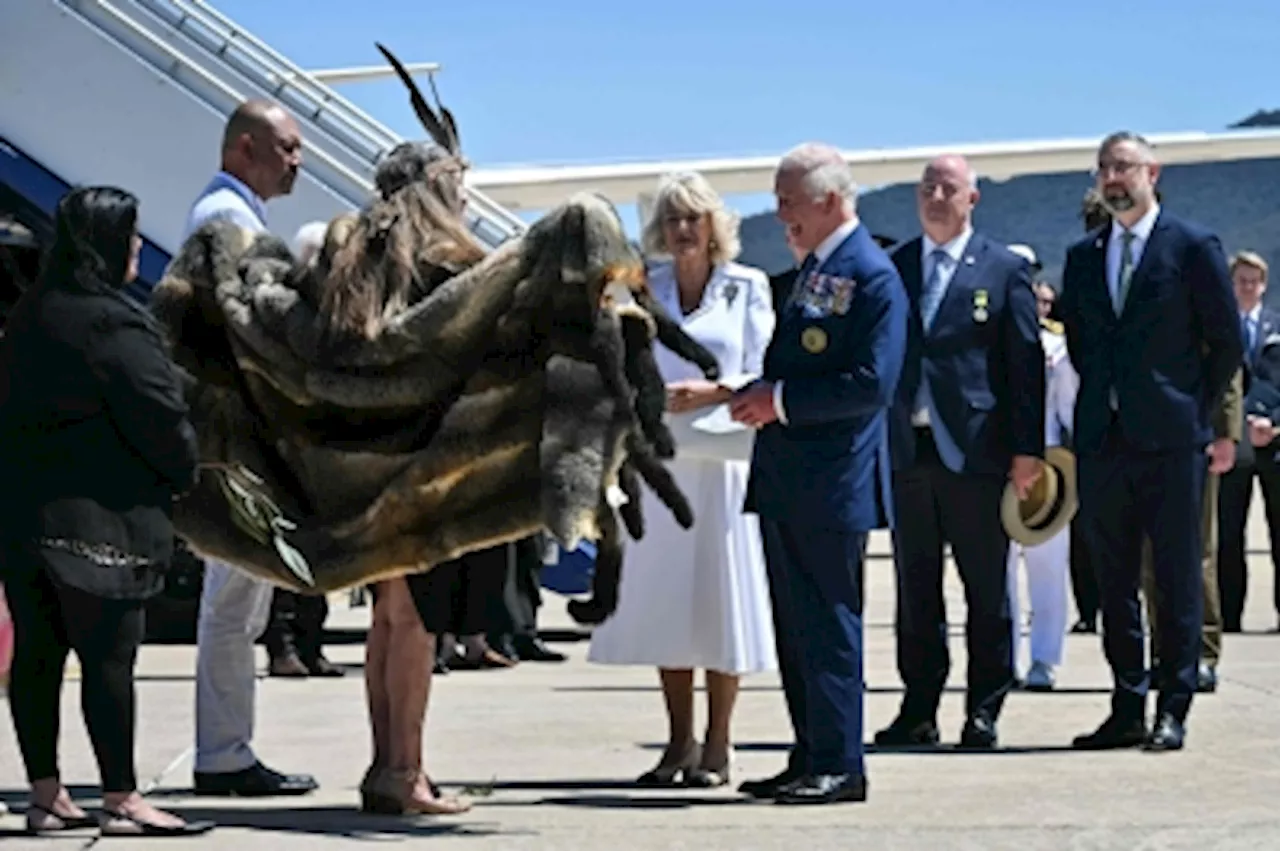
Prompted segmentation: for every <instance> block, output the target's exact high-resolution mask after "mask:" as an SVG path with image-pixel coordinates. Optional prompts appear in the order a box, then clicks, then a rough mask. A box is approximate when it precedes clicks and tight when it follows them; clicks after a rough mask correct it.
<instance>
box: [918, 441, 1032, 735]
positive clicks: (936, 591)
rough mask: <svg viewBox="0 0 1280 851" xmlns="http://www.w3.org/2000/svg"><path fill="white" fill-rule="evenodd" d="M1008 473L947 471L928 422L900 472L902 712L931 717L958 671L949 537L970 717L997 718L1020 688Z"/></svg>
mask: <svg viewBox="0 0 1280 851" xmlns="http://www.w3.org/2000/svg"><path fill="white" fill-rule="evenodd" d="M1004 487H1005V479H1004V477H1001V476H976V475H960V474H958V473H953V472H952V471H951V470H950V469H948V468H947V467H946V466H945V465H944V464H943V463H942V460H941V459H940V458H939V457H938V450H937V447H936V445H935V444H934V442H933V437H932V435H931V434H930V432H929V431H928V429H918V430H917V432H916V463H915V464H914V465H913V466H912V467H911V468H910V469H908V470H903V471H900V472H897V473H894V476H893V498H894V514H895V517H896V520H897V527H896V528H895V529H894V533H893V552H894V565H895V566H896V568H897V573H898V604H897V618H896V621H897V623H896V626H897V632H898V675H899V676H901V677H902V683H903V685H904V686H905V687H906V690H905V693H904V694H903V697H902V708H901V710H900V715H901V717H902V719H903V720H904V721H906V722H908V723H912V724H918V723H921V722H925V721H934V720H935V717H936V715H937V712H938V704H939V702H940V701H941V699H942V690H943V688H944V687H945V685H946V682H947V676H948V674H949V673H950V670H951V655H950V653H949V651H948V649H947V613H946V607H945V605H944V603H943V598H942V577H943V565H944V561H943V544H944V543H950V544H951V553H952V555H953V556H954V557H955V561H956V567H957V568H958V569H959V571H960V579H961V581H962V582H963V583H964V597H965V605H966V608H967V609H968V619H967V621H966V623H965V645H966V648H967V650H968V654H969V667H968V674H967V682H968V690H967V692H966V695H965V715H966V716H968V717H974V716H977V715H983V716H985V717H986V718H987V719H988V720H991V721H995V720H996V719H997V718H998V717H999V715H1000V710H1001V708H1002V707H1003V705H1004V699H1005V696H1006V695H1007V694H1008V693H1009V691H1010V690H1011V689H1012V688H1013V681H1014V671H1013V640H1012V631H1013V623H1012V616H1011V613H1010V608H1009V592H1008V582H1007V577H1008V564H1009V536H1008V534H1007V533H1006V532H1005V530H1004V525H1003V524H1002V523H1001V522H1000V499H1001V496H1002V495H1003V493H1004Z"/></svg>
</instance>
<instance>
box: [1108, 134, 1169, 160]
mask: <svg viewBox="0 0 1280 851" xmlns="http://www.w3.org/2000/svg"><path fill="white" fill-rule="evenodd" d="M1121 142H1132V143H1133V144H1134V145H1135V146H1136V147H1137V149H1138V152H1139V153H1140V154H1141V155H1142V157H1143V158H1144V159H1145V160H1146V162H1149V163H1153V162H1155V161H1156V149H1155V147H1153V146H1152V144H1151V143H1150V142H1148V141H1147V139H1146V137H1144V136H1142V135H1141V134H1139V133H1134V132H1133V131H1132V130H1117V131H1116V132H1115V133H1111V134H1108V136H1107V137H1106V138H1105V139H1103V140H1102V144H1100V145H1098V156H1099V157H1101V156H1102V155H1103V154H1104V153H1106V152H1107V151H1109V150H1110V149H1111V147H1112V146H1113V145H1118V144H1120V143H1121Z"/></svg>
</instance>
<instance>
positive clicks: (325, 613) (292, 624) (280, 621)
mask: <svg viewBox="0 0 1280 851" xmlns="http://www.w3.org/2000/svg"><path fill="white" fill-rule="evenodd" d="M328 617H329V600H328V599H327V598H326V597H325V596H324V595H323V594H296V593H294V592H293V591H287V590H285V589H284V588H277V589H275V591H273V592H272V595H271V617H270V619H269V620H268V621H267V628H266V630H265V631H264V632H263V633H262V643H263V645H264V646H265V647H266V648H267V653H269V654H270V655H271V658H272V659H278V658H280V657H281V656H284V655H287V654H288V652H289V651H290V650H294V651H296V652H297V654H298V657H299V658H300V659H302V661H303V662H307V663H310V662H315V661H316V660H317V659H319V658H320V655H321V653H322V651H323V649H324V622H325V620H326V619H327V618H328Z"/></svg>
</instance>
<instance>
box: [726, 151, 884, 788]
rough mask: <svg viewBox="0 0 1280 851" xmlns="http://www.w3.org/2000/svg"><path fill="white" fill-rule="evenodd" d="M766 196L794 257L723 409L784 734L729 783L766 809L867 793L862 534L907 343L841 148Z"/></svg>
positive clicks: (880, 491)
mask: <svg viewBox="0 0 1280 851" xmlns="http://www.w3.org/2000/svg"><path fill="white" fill-rule="evenodd" d="M774 194H775V195H776V196H777V199H778V218H780V219H781V220H782V222H783V223H784V224H785V225H786V227H787V231H788V233H789V235H790V237H791V239H792V240H793V242H794V244H795V245H796V246H797V247H798V248H799V250H800V251H802V252H804V253H805V255H806V256H805V260H804V262H803V263H802V264H801V267H800V273H799V275H798V276H797V279H796V281H795V284H794V285H793V288H792V290H791V293H790V295H789V297H788V298H787V300H786V303H785V305H784V307H783V310H782V312H781V313H780V314H779V316H778V325H777V328H776V329H775V331H774V335H773V340H772V342H771V343H770V344H769V348H768V350H767V351H766V353H765V360H764V375H763V378H762V379H761V380H760V381H758V382H756V383H754V384H752V385H750V386H748V387H746V388H744V389H743V390H742V391H741V392H739V393H738V394H737V395H736V396H735V397H734V399H733V401H732V402H731V405H730V410H731V412H732V414H733V417H734V419H735V420H737V421H739V422H742V423H745V424H747V425H749V426H752V427H754V428H758V429H759V432H758V434H757V436H756V441H755V450H754V454H753V456H752V461H751V478H750V480H749V483H748V486H747V496H746V506H745V510H746V511H748V512H754V513H755V514H757V515H759V517H760V528H761V532H762V535H763V540H764V550H765V559H766V563H767V566H768V573H769V590H770V594H771V595H772V601H773V613H774V626H775V630H774V631H775V634H776V640H777V650H778V661H779V668H780V672H781V675H782V685H783V690H784V692H785V693H786V700H787V710H788V712H789V714H790V716H791V726H792V728H793V729H794V731H795V742H794V746H793V748H792V751H791V758H790V760H789V761H788V765H787V768H786V769H785V770H784V771H782V772H781V773H780V774H778V775H776V776H774V777H770V778H768V779H767V780H758V781H753V782H748V783H744V784H742V787H741V788H742V791H743V792H745V793H747V794H749V795H752V796H754V797H757V798H773V799H774V800H775V802H776V803H779V804H825V803H832V802H836V801H865V800H866V797H867V781H866V769H865V766H864V763H863V742H862V735H863V721H862V706H863V676H862V599H863V597H862V579H861V577H862V558H863V552H864V547H865V544H866V538H867V533H868V532H869V531H870V530H871V529H876V528H883V527H885V526H887V525H890V524H891V522H892V510H891V498H890V460H889V448H888V440H887V423H886V412H887V409H888V406H889V404H890V402H891V400H892V399H893V393H894V388H895V387H896V386H897V383H898V375H899V372H900V370H901V368H902V357H903V351H904V348H905V345H906V331H907V303H906V296H905V294H904V292H903V289H902V281H901V280H900V279H899V277H898V274H897V272H896V271H895V270H894V268H893V264H892V263H890V262H889V259H888V257H887V256H886V255H885V253H884V250H883V249H881V248H880V247H879V246H878V245H876V243H875V241H874V240H873V239H872V236H871V234H870V232H869V231H868V230H867V228H866V226H865V225H863V224H861V223H860V222H859V221H858V217H857V214H856V212H855V207H854V203H855V202H854V199H855V194H856V185H855V184H854V181H853V175H852V174H851V173H850V171H849V166H848V164H847V163H846V162H845V161H844V158H843V157H842V156H841V155H840V153H839V151H837V150H835V149H834V148H831V147H829V146H826V145H818V144H806V145H801V146H800V147H798V148H796V149H794V150H792V151H791V152H790V153H788V154H787V155H786V156H784V157H783V158H782V161H781V162H780V163H779V165H778V169H777V173H776V175H775V178H774Z"/></svg>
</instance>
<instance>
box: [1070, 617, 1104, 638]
mask: <svg viewBox="0 0 1280 851" xmlns="http://www.w3.org/2000/svg"><path fill="white" fill-rule="evenodd" d="M1071 631H1072V632H1073V633H1075V634H1076V635H1082V634H1084V633H1096V632H1097V631H1098V622H1097V621H1091V620H1085V619H1084V618H1081V619H1080V620H1078V621H1076V622H1075V624H1073V625H1072V627H1071Z"/></svg>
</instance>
